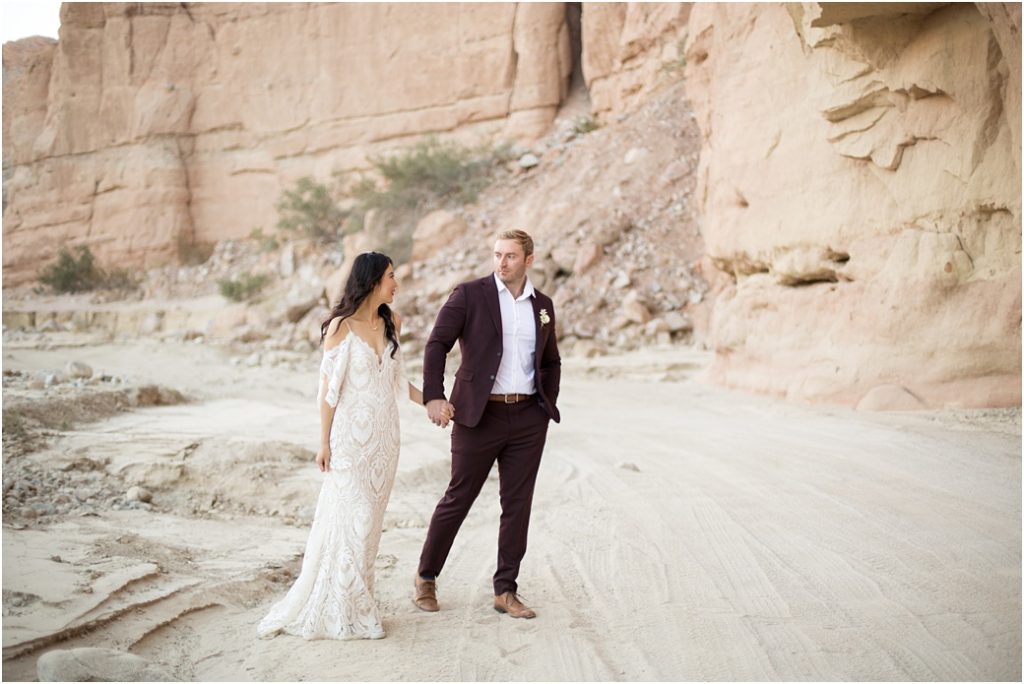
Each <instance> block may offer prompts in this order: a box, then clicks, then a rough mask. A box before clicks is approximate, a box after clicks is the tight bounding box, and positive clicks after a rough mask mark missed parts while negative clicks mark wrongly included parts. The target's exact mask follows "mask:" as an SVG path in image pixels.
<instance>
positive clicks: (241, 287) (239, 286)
mask: <svg viewBox="0 0 1024 684" xmlns="http://www.w3.org/2000/svg"><path fill="white" fill-rule="evenodd" d="M268 280H269V278H268V277H267V276H266V275H265V274H262V273H260V274H255V275H254V274H252V273H249V272H248V271H244V272H242V273H239V274H238V276H236V277H234V278H221V279H220V280H218V281H217V285H218V286H219V287H220V293H221V294H222V295H223V296H224V297H226V298H227V299H230V300H231V301H233V302H243V301H245V300H247V299H251V298H252V297H255V296H256V295H257V294H259V292H260V290H262V289H263V286H264V285H266V284H267V281H268Z"/></svg>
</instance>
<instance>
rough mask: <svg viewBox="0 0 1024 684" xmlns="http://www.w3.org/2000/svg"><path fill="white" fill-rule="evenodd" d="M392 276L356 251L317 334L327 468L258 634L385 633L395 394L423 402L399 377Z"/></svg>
mask: <svg viewBox="0 0 1024 684" xmlns="http://www.w3.org/2000/svg"><path fill="white" fill-rule="evenodd" d="M397 289H398V283H397V282H396V281H395V269H394V264H393V263H392V262H391V259H390V258H389V257H387V256H385V255H384V254H379V253H377V252H367V253H365V254H360V255H359V256H357V257H356V259H355V263H354V264H353V266H352V272H351V274H350V275H349V278H348V282H347V283H346V285H345V294H344V295H343V296H342V298H341V301H340V302H339V303H338V305H337V306H335V307H334V310H333V311H332V312H331V315H330V317H329V318H328V319H327V320H326V321H324V322H323V324H322V326H321V328H320V333H321V339H322V341H323V344H324V356H323V361H322V362H321V364H320V390H319V392H318V399H317V403H318V404H319V407H320V450H319V451H318V452H317V455H316V463H317V465H318V466H319V467H320V470H321V471H322V472H324V473H326V476H325V478H324V483H323V486H322V487H321V489H320V497H319V499H318V501H317V505H316V513H315V514H314V516H313V526H312V528H311V529H310V532H309V540H308V541H307V542H306V552H305V556H304V557H303V559H302V570H301V572H300V573H299V576H298V578H297V579H296V580H295V584H294V585H292V587H291V589H289V591H288V594H287V595H286V596H285V597H284V598H283V599H282V600H281V601H280V602H278V603H277V604H275V605H274V607H273V608H271V609H270V612H269V613H268V614H267V616H266V617H264V618H263V620H262V621H260V624H259V627H258V628H257V629H258V632H259V634H260V636H264V637H268V636H272V635H274V634H277V633H279V632H285V633H288V634H294V635H297V636H301V637H303V638H306V639H325V638H326V639H381V638H383V637H384V627H383V626H382V624H381V620H380V614H379V612H378V609H377V602H376V600H375V599H374V596H373V575H374V561H375V560H376V558H377V548H378V547H379V545H380V535H381V524H382V522H383V518H384V509H385V508H386V507H387V504H388V498H389V497H390V495H391V486H392V484H393V483H394V481H395V469H396V468H397V466H398V447H399V429H398V428H399V426H398V403H397V398H398V397H399V396H400V395H401V394H403V393H405V392H406V391H407V392H408V395H409V398H410V399H411V400H412V401H415V402H417V403H419V404H422V403H423V394H422V392H420V390H418V389H416V388H415V387H413V386H412V385H411V384H409V383H408V381H406V379H405V373H404V369H403V366H402V354H401V350H400V349H399V345H398V339H399V336H400V334H401V325H402V323H401V319H400V318H399V316H398V314H397V313H396V312H393V311H392V310H391V308H390V307H389V306H388V305H389V304H391V302H393V301H394V297H395V291H396V290H397Z"/></svg>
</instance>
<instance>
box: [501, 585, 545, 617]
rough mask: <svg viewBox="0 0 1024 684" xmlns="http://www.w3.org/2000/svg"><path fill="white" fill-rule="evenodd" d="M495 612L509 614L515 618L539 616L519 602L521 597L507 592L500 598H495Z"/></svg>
mask: <svg viewBox="0 0 1024 684" xmlns="http://www.w3.org/2000/svg"><path fill="white" fill-rule="evenodd" d="M494 610H496V611H498V612H499V613H508V614H509V615H511V616H512V617H514V618H526V619H527V620H529V619H530V618H535V617H537V614H536V613H535V612H533V611H532V610H531V609H530V608H527V607H526V606H525V605H523V602H522V601H520V600H519V597H518V596H516V595H515V592H511V591H506V592H505V593H504V594H502V595H500V596H495V597H494Z"/></svg>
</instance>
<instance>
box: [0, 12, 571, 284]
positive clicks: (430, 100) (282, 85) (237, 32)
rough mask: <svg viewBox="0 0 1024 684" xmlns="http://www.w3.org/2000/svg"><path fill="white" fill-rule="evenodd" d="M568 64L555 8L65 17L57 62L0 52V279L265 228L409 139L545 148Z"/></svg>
mask: <svg viewBox="0 0 1024 684" xmlns="http://www.w3.org/2000/svg"><path fill="white" fill-rule="evenodd" d="M571 69H572V63H571V58H570V54H569V36H568V27H567V24H566V22H565V9H564V6H563V5H562V4H559V3H553V4H523V5H517V4H514V3H506V4H431V5H422V4H328V3H324V4H255V3H249V4H245V3H243V4H219V3H211V4H206V3H199V4H188V3H103V4H99V3H97V4H92V3H83V4H78V3H73V4H72V3H67V4H65V5H64V6H63V7H62V10H61V31H60V40H59V42H58V43H57V45H56V47H53V46H52V45H47V46H36V45H31V46H25V45H23V44H22V43H21V42H19V43H18V44H12V45H11V46H10V49H9V48H8V46H5V48H4V103H5V104H4V121H5V123H4V152H3V159H4V162H3V163H4V193H5V200H6V204H5V207H4V283H5V284H8V285H9V284H13V283H17V282H23V281H25V280H28V279H31V278H32V277H33V276H34V274H35V271H36V269H37V268H38V265H39V263H40V262H41V261H43V262H45V261H47V260H49V259H50V258H52V256H53V255H54V254H55V253H56V248H57V247H58V246H59V245H61V244H62V243H71V244H89V245H90V246H91V247H92V249H93V251H94V252H95V253H97V255H98V256H99V258H100V259H101V261H104V262H111V261H117V262H120V263H129V264H137V265H143V266H148V265H152V264H156V263H163V262H166V261H168V260H169V259H171V258H173V257H174V256H175V250H176V247H177V245H178V243H179V242H184V243H193V242H214V241H216V240H219V239H223V238H231V237H239V236H244V235H248V234H249V233H250V231H252V229H253V228H257V227H264V228H270V227H272V226H273V225H274V223H275V220H276V218H275V210H274V203H275V201H276V199H277V198H278V197H279V195H280V191H281V189H282V187H284V186H285V185H287V184H289V183H291V182H292V181H294V180H295V179H296V178H298V177H300V176H303V175H314V176H317V177H321V178H324V177H329V176H330V174H331V173H332V172H333V171H337V170H344V169H351V168H358V167H360V166H365V165H366V161H365V159H366V156H367V155H368V154H371V153H373V152H375V151H380V150H383V149H386V148H387V147H389V146H394V145H397V144H400V143H403V142H405V143H407V142H408V141H409V139H410V138H411V137H413V136H418V135H421V134H424V133H431V132H433V133H442V132H452V131H457V132H458V134H459V135H461V136H462V137H464V138H466V139H473V140H475V139H476V138H477V137H480V136H490V137H498V136H500V137H505V138H510V139H530V138H531V137H537V136H538V135H539V134H540V133H543V132H544V131H545V130H546V129H547V127H548V125H549V124H550V123H551V121H552V119H553V118H554V114H555V111H556V109H557V107H558V105H559V103H560V102H561V101H562V100H563V99H564V97H565V94H566V89H567V87H568V77H569V74H570V71H571ZM9 102H10V103H11V104H10V109H8V103H9ZM9 111H10V113H11V117H10V119H11V123H10V125H8V118H9V117H8V112H9Z"/></svg>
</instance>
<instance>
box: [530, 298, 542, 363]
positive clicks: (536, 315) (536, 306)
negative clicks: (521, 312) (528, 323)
mask: <svg viewBox="0 0 1024 684" xmlns="http://www.w3.org/2000/svg"><path fill="white" fill-rule="evenodd" d="M530 303H531V304H533V327H534V329H535V330H536V331H537V340H536V342H535V343H534V354H533V358H534V360H535V364H534V365H536V366H537V367H538V368H540V353H541V350H542V349H543V348H544V340H542V339H541V332H542V330H543V328H542V327H541V324H540V308H541V307H540V294H539V293H538V292H537V288H534V290H533V296H532V297H530Z"/></svg>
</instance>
